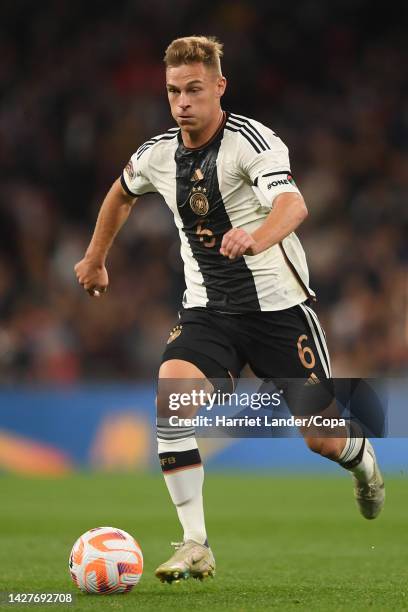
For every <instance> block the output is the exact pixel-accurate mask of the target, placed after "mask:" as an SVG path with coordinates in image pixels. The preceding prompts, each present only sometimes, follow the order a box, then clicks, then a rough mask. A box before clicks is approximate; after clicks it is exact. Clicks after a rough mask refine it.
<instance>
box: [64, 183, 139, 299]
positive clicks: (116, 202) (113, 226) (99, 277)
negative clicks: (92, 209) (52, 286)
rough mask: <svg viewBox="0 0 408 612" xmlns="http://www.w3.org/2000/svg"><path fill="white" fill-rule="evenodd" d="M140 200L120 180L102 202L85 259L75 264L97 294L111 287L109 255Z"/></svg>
mask: <svg viewBox="0 0 408 612" xmlns="http://www.w3.org/2000/svg"><path fill="white" fill-rule="evenodd" d="M136 199H137V198H136V197H133V196H131V195H130V194H129V193H127V192H126V191H125V190H124V189H123V187H122V185H121V182H120V179H118V180H116V181H115V182H114V183H113V185H112V187H111V188H110V190H109V191H108V193H107V194H106V197H105V199H104V201H103V203H102V206H101V208H100V211H99V214H98V218H97V221H96V225H95V229H94V233H93V236H92V239H91V242H90V243H89V246H88V248H87V250H86V252H85V256H84V258H83V259H81V261H79V262H78V263H77V264H76V266H75V273H76V276H77V279H78V282H79V283H80V284H81V285H82V286H83V287H84V289H85V290H86V291H88V293H89V294H90V295H91V296H93V297H99V296H100V295H101V293H104V292H105V291H106V290H107V287H108V284H109V278H108V273H107V270H106V267H105V261H106V257H107V255H108V251H109V249H110V247H111V245H112V243H113V241H114V238H115V236H116V234H117V233H118V232H119V230H120V228H121V227H122V225H123V224H124V223H125V221H126V219H127V218H128V216H129V213H130V211H131V208H132V206H133V204H134V203H135V202H136Z"/></svg>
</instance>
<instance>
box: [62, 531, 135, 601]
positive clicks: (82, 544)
mask: <svg viewBox="0 0 408 612" xmlns="http://www.w3.org/2000/svg"><path fill="white" fill-rule="evenodd" d="M69 571H70V574H71V577H72V580H73V581H74V582H75V584H76V585H77V587H78V588H79V589H80V590H81V591H84V592H86V593H97V594H99V595H105V594H110V593H127V592H128V591H130V590H131V589H132V588H133V587H134V586H135V585H136V584H137V583H138V582H139V580H140V578H141V575H142V572H143V555H142V551H141V550H140V546H139V544H138V543H137V542H136V540H135V539H134V538H133V537H132V536H131V535H129V534H128V533H127V532H126V531H123V529H116V528H115V527H96V528H95V529H90V530H89V531H87V532H86V533H84V534H83V535H81V537H79V538H78V540H77V541H76V542H75V544H74V546H73V547H72V551H71V554H70V556H69Z"/></svg>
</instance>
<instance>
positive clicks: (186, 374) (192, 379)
mask: <svg viewBox="0 0 408 612" xmlns="http://www.w3.org/2000/svg"><path fill="white" fill-rule="evenodd" d="M213 390H214V387H213V385H212V383H211V382H210V381H209V379H208V378H207V376H206V375H205V374H204V372H202V371H201V370H200V369H199V368H198V367H197V366H196V365H195V364H194V363H191V362H189V361H185V360H183V359H168V360H167V361H164V362H163V363H162V364H161V366H160V370H159V380H158V387H157V397H156V406H157V416H158V417H160V418H169V417H170V416H171V415H172V414H173V413H174V411H176V412H177V415H178V416H182V417H184V418H188V417H192V416H194V415H195V413H196V412H197V410H198V409H199V408H200V407H202V406H204V405H205V398H206V397H207V395H206V394H207V393H212V392H213Z"/></svg>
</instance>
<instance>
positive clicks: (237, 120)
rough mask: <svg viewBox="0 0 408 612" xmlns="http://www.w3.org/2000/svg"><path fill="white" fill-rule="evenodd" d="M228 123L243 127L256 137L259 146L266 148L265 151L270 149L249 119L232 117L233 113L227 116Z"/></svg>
mask: <svg viewBox="0 0 408 612" xmlns="http://www.w3.org/2000/svg"><path fill="white" fill-rule="evenodd" d="M229 121H233V122H234V123H235V124H237V125H245V129H247V130H248V131H249V132H251V134H252V135H253V136H254V137H256V138H257V139H258V140H259V141H260V142H261V144H263V146H264V147H266V149H270V148H271V147H270V144H269V143H268V141H267V140H266V139H265V137H264V136H263V135H262V134H261V132H260V131H259V130H258V129H257V128H256V127H255V126H254V125H253V124H252V123H251V121H250V120H249V119H246V118H244V117H238V115H234V114H233V113H231V115H230V116H229Z"/></svg>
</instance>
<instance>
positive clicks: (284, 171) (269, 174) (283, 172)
mask: <svg viewBox="0 0 408 612" xmlns="http://www.w3.org/2000/svg"><path fill="white" fill-rule="evenodd" d="M275 174H292V173H291V171H290V170H279V172H268V173H267V174H262V175H261V176H275Z"/></svg>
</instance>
